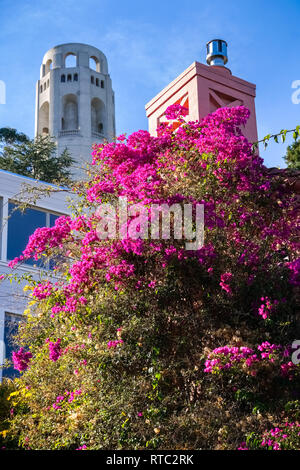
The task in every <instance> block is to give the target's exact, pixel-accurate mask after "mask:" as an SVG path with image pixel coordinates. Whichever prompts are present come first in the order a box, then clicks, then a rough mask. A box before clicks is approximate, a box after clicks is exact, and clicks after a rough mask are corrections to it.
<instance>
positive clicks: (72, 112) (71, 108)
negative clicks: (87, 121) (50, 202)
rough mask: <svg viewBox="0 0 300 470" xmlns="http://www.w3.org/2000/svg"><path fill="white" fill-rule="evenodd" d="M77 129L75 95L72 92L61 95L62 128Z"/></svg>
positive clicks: (76, 102)
mask: <svg viewBox="0 0 300 470" xmlns="http://www.w3.org/2000/svg"><path fill="white" fill-rule="evenodd" d="M77 129H78V101H77V96H76V95H73V94H69V95H65V96H64V97H63V116H62V130H67V131H70V130H77Z"/></svg>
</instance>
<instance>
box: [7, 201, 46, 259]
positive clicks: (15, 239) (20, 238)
mask: <svg viewBox="0 0 300 470" xmlns="http://www.w3.org/2000/svg"><path fill="white" fill-rule="evenodd" d="M15 208H16V204H13V203H11V202H9V204H8V215H9V219H8V233H7V259H9V260H12V259H14V258H16V256H20V255H21V253H22V251H23V250H24V249H25V247H26V245H27V243H28V239H29V237H30V235H32V234H33V232H34V231H35V230H36V229H37V228H38V227H45V226H46V212H42V211H39V210H37V209H26V211H25V212H21V211H20V210H18V209H17V210H14V209H15ZM26 264H30V265H38V261H36V260H34V259H29V260H27V261H26Z"/></svg>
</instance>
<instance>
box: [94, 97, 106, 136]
mask: <svg viewBox="0 0 300 470" xmlns="http://www.w3.org/2000/svg"><path fill="white" fill-rule="evenodd" d="M91 123H92V134H93V133H94V134H104V132H105V105H104V103H103V101H101V100H100V99H99V98H93V99H92V102H91Z"/></svg>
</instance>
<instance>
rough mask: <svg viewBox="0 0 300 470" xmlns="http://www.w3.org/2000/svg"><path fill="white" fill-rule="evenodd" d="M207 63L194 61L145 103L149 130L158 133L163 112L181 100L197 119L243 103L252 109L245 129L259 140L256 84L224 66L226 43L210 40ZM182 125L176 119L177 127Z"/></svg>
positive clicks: (250, 139) (253, 137)
mask: <svg viewBox="0 0 300 470" xmlns="http://www.w3.org/2000/svg"><path fill="white" fill-rule="evenodd" d="M207 63H208V64H209V65H204V64H201V63H199V62H194V63H192V64H191V65H190V66H189V67H188V68H187V69H186V70H185V71H184V72H182V74H180V75H179V76H178V77H177V78H175V80H173V81H172V82H171V83H169V85H167V86H166V87H165V88H164V89H163V90H162V91H160V92H159V93H158V94H157V95H156V96H155V97H154V98H152V100H151V101H149V103H147V104H146V106H145V108H146V114H147V117H148V122H149V132H150V133H151V134H152V135H155V134H156V129H157V127H158V126H159V124H160V123H162V122H163V121H165V120H166V118H165V117H164V112H165V110H166V108H167V107H168V106H170V105H171V104H174V103H180V104H181V105H182V106H184V107H186V108H187V110H188V115H187V117H186V119H187V120H189V121H195V120H198V119H201V118H203V117H204V116H206V115H207V114H209V113H212V112H213V111H215V110H216V109H217V108H221V107H223V106H240V105H244V106H246V107H247V108H248V109H249V110H250V113H251V115H250V119H249V121H248V123H247V125H246V127H245V129H243V133H244V135H245V136H246V137H247V138H248V139H249V141H250V142H256V141H257V140H258V138H257V125H256V113H255V92H256V86H255V85H254V84H253V83H250V82H247V81H246V80H243V79H241V78H239V77H235V76H234V75H232V73H231V71H230V70H229V69H228V68H227V67H225V65H226V63H227V43H226V42H225V41H222V40H213V41H210V42H209V43H208V44H207ZM177 125H179V124H178V123H176V122H174V123H173V126H174V128H176V127H177Z"/></svg>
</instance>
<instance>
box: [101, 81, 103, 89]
mask: <svg viewBox="0 0 300 470" xmlns="http://www.w3.org/2000/svg"><path fill="white" fill-rule="evenodd" d="M101 88H104V80H101Z"/></svg>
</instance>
